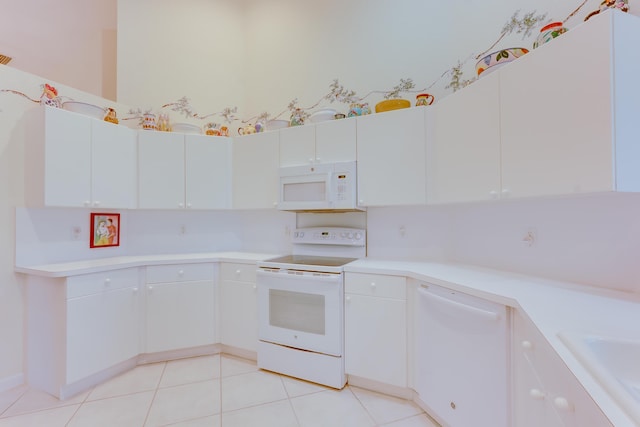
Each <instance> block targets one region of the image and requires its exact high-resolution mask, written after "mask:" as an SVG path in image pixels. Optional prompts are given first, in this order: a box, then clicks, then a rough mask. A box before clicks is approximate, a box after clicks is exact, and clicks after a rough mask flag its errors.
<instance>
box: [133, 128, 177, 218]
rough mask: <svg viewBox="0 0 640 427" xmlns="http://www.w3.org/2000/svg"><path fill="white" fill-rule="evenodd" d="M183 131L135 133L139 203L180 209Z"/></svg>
mask: <svg viewBox="0 0 640 427" xmlns="http://www.w3.org/2000/svg"><path fill="white" fill-rule="evenodd" d="M184 171H185V168H184V135H182V134H178V133H171V132H155V131H140V132H139V133H138V207H139V208H141V209H183V208H184V207H185V201H184V191H185V188H184V183H185V175H184V173H185V172H184Z"/></svg>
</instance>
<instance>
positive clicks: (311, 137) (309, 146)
mask: <svg viewBox="0 0 640 427" xmlns="http://www.w3.org/2000/svg"><path fill="white" fill-rule="evenodd" d="M315 162H316V128H315V126H314V125H304V126H293V127H289V128H285V129H282V130H280V166H300V165H308V164H310V163H315Z"/></svg>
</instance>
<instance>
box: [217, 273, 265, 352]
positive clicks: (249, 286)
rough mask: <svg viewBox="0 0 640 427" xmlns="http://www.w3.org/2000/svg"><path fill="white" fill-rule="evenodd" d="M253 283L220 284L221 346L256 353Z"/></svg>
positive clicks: (254, 288)
mask: <svg viewBox="0 0 640 427" xmlns="http://www.w3.org/2000/svg"><path fill="white" fill-rule="evenodd" d="M256 295H257V290H256V284H255V283H249V282H236V281H231V280H223V281H221V282H220V301H221V304H220V338H221V341H222V344H224V345H228V346H232V347H237V348H240V349H243V350H250V351H254V352H255V351H257V346H258V302H257V297H256Z"/></svg>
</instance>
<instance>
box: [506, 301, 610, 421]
mask: <svg viewBox="0 0 640 427" xmlns="http://www.w3.org/2000/svg"><path fill="white" fill-rule="evenodd" d="M512 354H513V356H512V357H513V362H512V363H513V381H512V384H513V393H512V395H513V399H514V401H513V405H512V406H513V425H514V426H517V427H540V426H545V427H556V426H557V427H584V426H598V427H607V426H612V424H611V423H610V422H609V420H608V419H607V418H606V416H605V415H604V414H603V413H602V411H601V410H600V408H599V407H598V405H597V404H596V403H595V402H594V401H593V399H591V397H590V396H589V395H588V394H587V392H586V391H585V390H584V388H583V387H582V385H581V384H580V383H579V382H578V380H577V379H576V378H575V376H574V375H573V374H572V373H571V371H570V370H569V368H567V366H566V365H565V364H564V362H563V361H562V359H560V357H559V356H558V355H557V354H556V353H555V351H554V350H553V348H551V346H550V345H549V344H548V343H547V342H546V340H545V339H544V337H543V336H542V335H541V334H540V332H538V330H537V329H536V327H535V326H534V325H533V324H531V322H530V321H529V320H528V319H526V318H525V317H524V316H523V315H522V314H520V313H518V312H514V315H513V351H512Z"/></svg>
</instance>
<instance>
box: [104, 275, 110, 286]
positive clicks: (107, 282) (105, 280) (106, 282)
mask: <svg viewBox="0 0 640 427" xmlns="http://www.w3.org/2000/svg"><path fill="white" fill-rule="evenodd" d="M104 284H105V285H107V286H109V285H110V284H111V279H109V278H108V277H107V278H106V279H104Z"/></svg>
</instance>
